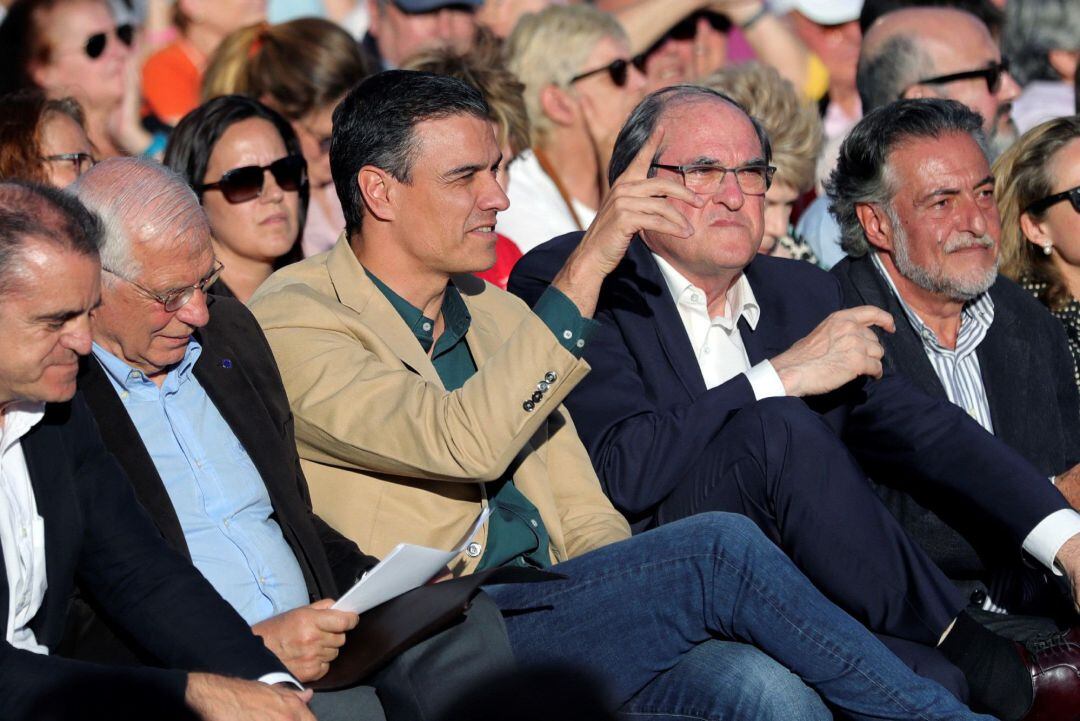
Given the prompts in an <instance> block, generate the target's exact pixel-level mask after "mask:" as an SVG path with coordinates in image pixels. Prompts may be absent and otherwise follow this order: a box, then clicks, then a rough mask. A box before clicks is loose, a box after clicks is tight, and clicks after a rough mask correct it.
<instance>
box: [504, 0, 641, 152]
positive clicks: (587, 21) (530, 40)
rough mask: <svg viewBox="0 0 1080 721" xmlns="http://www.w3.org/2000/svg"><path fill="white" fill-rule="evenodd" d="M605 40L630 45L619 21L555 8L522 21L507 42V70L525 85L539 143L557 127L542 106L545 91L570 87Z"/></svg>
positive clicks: (583, 8) (581, 8) (587, 10)
mask: <svg viewBox="0 0 1080 721" xmlns="http://www.w3.org/2000/svg"><path fill="white" fill-rule="evenodd" d="M604 38H612V39H614V40H617V41H619V42H622V43H629V41H628V40H627V37H626V31H625V30H623V28H622V26H621V25H619V23H618V21H616V20H615V18H613V17H612V16H611V15H609V14H607V13H605V12H602V11H600V10H597V9H596V8H594V7H591V6H588V5H563V6H560V5H556V6H552V7H549V8H545V9H544V10H542V11H541V12H538V13H535V14H530V15H524V16H522V18H521V19H520V20H519V21H518V24H517V25H516V26H515V27H514V32H513V33H511V35H510V37H509V39H507V41H506V55H507V67H508V68H509V69H510V72H512V73H513V74H514V75H516V76H517V77H518V79H519V80H520V81H521V82H522V83H524V85H525V109H526V111H527V112H528V113H529V123H530V124H531V125H532V129H533V140H534V141H538V142H542V141H543V140H544V138H545V137H546V135H547V133H548V132H550V130H551V127H552V126H551V123H550V121H549V120H548V118H547V116H545V115H544V111H543V109H542V108H541V105H540V94H541V92H543V90H544V88H546V87H547V86H549V85H561V86H567V85H569V83H570V79H571V78H572V77H574V75H575V74H577V73H578V72H581V70H582V67H581V66H582V65H583V64H584V63H585V60H586V59H587V58H588V57H589V54H590V53H591V52H592V50H593V48H594V47H595V46H596V44H597V43H598V42H600V41H601V40H603V39H604Z"/></svg>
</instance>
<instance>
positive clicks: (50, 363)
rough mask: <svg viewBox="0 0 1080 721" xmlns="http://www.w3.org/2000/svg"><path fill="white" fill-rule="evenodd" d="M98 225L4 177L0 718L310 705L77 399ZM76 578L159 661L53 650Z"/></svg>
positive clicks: (295, 709) (58, 199)
mask: <svg viewBox="0 0 1080 721" xmlns="http://www.w3.org/2000/svg"><path fill="white" fill-rule="evenodd" d="M100 235H101V226H100V224H99V223H98V222H97V220H96V218H94V217H93V216H92V215H91V214H90V213H88V212H87V210H86V209H85V208H84V207H83V206H82V205H81V204H79V203H78V202H77V201H75V200H73V199H72V198H70V197H68V196H66V195H63V194H61V193H59V192H57V191H52V190H48V189H43V188H35V187H32V186H24V185H18V184H12V183H8V184H3V185H0V246H2V248H3V253H2V260H0V288H2V291H3V293H2V295H0V336H2V337H3V338H4V340H5V352H4V353H3V356H2V357H0V438H2V439H3V440H2V443H0V446H2V451H0V460H2V462H0V491H2V493H3V499H4V502H3V503H0V546H2V547H3V557H2V564H0V567H2V568H3V571H4V572H3V575H2V576H0V608H2V609H3V614H2V616H0V629H2V631H3V634H4V639H3V641H0V717H3V718H5V719H65V718H91V719H94V718H145V717H146V715H147V714H154V715H159V716H162V717H168V718H174V717H185V718H186V717H188V713H189V712H190V711H194V712H195V713H196V714H197V715H198V716H199V717H200V718H203V719H227V718H228V719H233V718H236V719H241V718H242V719H256V718H258V719H264V718H266V719H269V718H273V719H281V720H282V721H284V720H285V719H291V720H294V721H300V720H301V719H311V718H312V717H311V715H310V714H309V713H308V712H307V710H306V707H305V704H304V702H305V701H306V700H307V698H309V697H310V692H303V693H301V692H299V691H296V690H289V689H286V688H281V687H276V686H270V685H267V684H269V683H273V682H275V681H286V682H294V681H293V679H292V678H291V677H290V676H289V675H288V674H287V673H286V672H285V668H284V667H283V665H282V664H281V663H280V662H279V661H278V660H277V659H276V658H275V657H274V656H273V655H272V654H270V653H269V652H268V651H267V650H266V648H265V647H264V646H263V644H262V643H261V642H260V641H259V640H258V639H257V638H255V637H254V636H253V635H252V634H251V633H250V631H249V629H248V627H247V625H246V624H245V623H244V622H243V620H242V619H241V618H240V617H239V616H238V615H237V614H236V613H235V612H234V611H233V610H232V609H231V608H229V606H228V605H227V604H225V603H224V602H223V601H222V600H221V598H220V597H219V596H218V594H217V593H215V591H214V589H213V588H212V587H211V586H210V585H209V584H208V583H207V582H206V581H205V579H203V578H202V576H200V575H199V574H198V573H197V572H196V571H195V569H193V568H192V567H191V565H190V564H188V563H187V562H186V561H185V560H184V559H183V558H182V557H181V556H180V555H179V554H177V553H176V552H174V551H173V550H171V549H169V548H168V547H167V545H166V544H165V543H164V542H163V541H162V540H161V537H160V535H159V534H158V533H157V532H156V531H155V530H154V527H153V524H152V523H151V522H150V520H149V518H147V516H146V513H145V512H144V511H143V510H142V508H141V507H140V506H139V505H138V503H137V501H136V500H135V498H134V495H133V493H132V492H131V488H130V486H129V485H128V483H127V481H126V479H125V478H124V477H123V471H122V470H121V469H120V467H119V466H118V465H117V463H116V461H115V459H114V458H113V457H112V456H110V455H109V453H108V451H107V450H106V449H105V447H104V445H103V444H102V441H101V437H100V435H99V434H98V430H97V426H96V425H95V423H94V420H93V418H92V416H91V415H90V412H89V410H88V409H87V407H86V404H85V402H84V401H83V399H82V398H81V396H77V395H75V397H74V398H72V396H73V395H74V394H75V374H76V371H77V360H78V356H79V355H80V354H85V353H87V352H89V350H90V322H89V314H90V311H91V310H92V309H93V308H94V307H95V306H96V304H97V302H98V298H99V292H98V288H99V274H100V266H99V261H98V250H97V246H98V242H99V239H100ZM76 580H78V581H79V582H80V583H81V584H83V586H84V588H85V589H86V591H87V592H88V594H89V595H90V597H91V598H92V599H93V600H94V601H95V603H97V604H98V605H99V606H100V608H102V610H103V612H104V613H106V614H107V615H108V616H109V617H110V618H111V619H112V620H113V621H114V622H116V623H117V624H118V625H119V626H120V627H121V628H122V629H123V630H124V632H125V633H127V634H130V635H131V636H132V637H133V638H136V639H138V640H139V642H140V643H142V644H144V645H145V647H146V648H147V649H148V650H149V651H150V652H151V653H153V654H154V655H155V656H156V657H157V658H158V659H160V662H161V664H162V666H163V668H161V669H150V668H145V669H130V668H123V669H122V668H113V667H107V666H101V665H97V664H89V663H84V662H79V661H73V660H69V659H64V658H61V657H59V656H56V655H53V654H54V652H55V651H56V648H57V645H58V644H59V642H60V638H61V635H62V633H63V631H64V625H65V619H66V616H67V608H68V603H69V601H70V598H71V595H72V592H73V587H74V585H75V582H76ZM166 668H172V669H196V670H198V671H200V673H191V674H188V673H186V672H184V671H182V670H177V671H169V670H165V669H166ZM213 673H216V674H225V675H229V676H232V677H234V678H231V679H230V678H224V677H222V676H213V675H210V674H213ZM239 679H252V680H254V679H261V680H263V681H265V682H266V683H253V682H251V681H241V680H239ZM185 707H186V708H187V709H188V711H185Z"/></svg>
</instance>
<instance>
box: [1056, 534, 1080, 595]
mask: <svg viewBox="0 0 1080 721" xmlns="http://www.w3.org/2000/svg"><path fill="white" fill-rule="evenodd" d="M1054 561H1055V563H1057V565H1058V567H1059V568H1060V569H1061V570H1062V572H1064V574H1065V576H1066V578H1068V579H1069V589H1070V590H1071V591H1072V601H1073V607H1074V608H1076V609H1077V610H1078V611H1080V533H1078V534H1076V535H1075V536H1073V537H1072V538H1070V539H1069V540H1067V541H1065V544H1064V545H1062V547H1061V548H1060V549H1058V552H1057V556H1055V557H1054Z"/></svg>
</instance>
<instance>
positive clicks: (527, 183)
mask: <svg viewBox="0 0 1080 721" xmlns="http://www.w3.org/2000/svg"><path fill="white" fill-rule="evenodd" d="M508 170H509V173H510V185H509V187H508V188H507V189H506V195H507V196H508V197H509V198H510V207H509V208H507V209H506V210H504V211H502V212H500V213H499V217H498V220H496V221H495V230H497V231H498V232H499V233H501V234H502V235H504V236H506V237H507V238H509V239H510V240H512V241H514V244H515V245H517V247H518V248H520V249H521V252H522V253H528V252H529V251H530V250H532V249H533V248H535V247H536V246H538V245H540V244H541V243H545V242H547V241H549V240H551V239H552V238H555V237H557V236H560V235H562V234H563V233H572V232H573V231H575V230H579V228H578V226H577V223H576V222H574V215H577V219H578V221H580V222H581V228H580V229H582V230H583V229H585V228H588V227H589V224H590V223H592V222H593V218H595V217H596V210H595V209H594V208H590V207H588V206H587V205H585V204H584V203H582V202H581V201H579V200H577V199H576V198H571V199H570V203H571V204H572V205H573V207H574V213H573V214H571V212H570V209H569V208H567V207H566V202H565V201H564V200H563V198H562V195H561V194H560V193H559V188H558V186H556V185H555V181H554V180H552V179H551V177H550V176H549V175H548V174H547V173H545V172H544V169H543V168H541V167H540V161H539V160H537V159H536V155H535V154H533V151H531V150H526V151H525V152H523V153H522V154H521V155H519V156H518V157H517V158H516V159H515V160H514V162H513V163H511V164H510V166H509V169H508Z"/></svg>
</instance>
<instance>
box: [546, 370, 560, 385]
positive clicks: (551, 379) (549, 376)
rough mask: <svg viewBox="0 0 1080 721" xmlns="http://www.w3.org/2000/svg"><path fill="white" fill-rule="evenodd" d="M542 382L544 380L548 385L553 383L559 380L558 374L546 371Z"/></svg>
mask: <svg viewBox="0 0 1080 721" xmlns="http://www.w3.org/2000/svg"><path fill="white" fill-rule="evenodd" d="M544 380H546V381H547V382H548V383H554V382H555V381H557V380H559V374H558V373H556V372H555V371H548V372H547V373H545V374H544Z"/></svg>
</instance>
